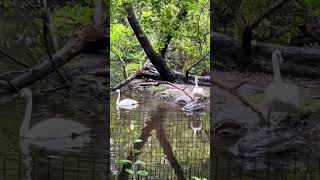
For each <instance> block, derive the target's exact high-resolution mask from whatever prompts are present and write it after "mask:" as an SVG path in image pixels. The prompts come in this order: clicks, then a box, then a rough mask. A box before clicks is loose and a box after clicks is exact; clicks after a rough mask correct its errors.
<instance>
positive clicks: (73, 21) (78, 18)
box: [54, 4, 94, 36]
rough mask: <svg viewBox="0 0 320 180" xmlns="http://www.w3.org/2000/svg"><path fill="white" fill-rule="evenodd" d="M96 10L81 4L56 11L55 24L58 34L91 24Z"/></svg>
mask: <svg viewBox="0 0 320 180" xmlns="http://www.w3.org/2000/svg"><path fill="white" fill-rule="evenodd" d="M93 12H94V9H93V8H91V7H87V6H82V5H81V4H75V5H69V6H64V7H61V8H58V9H56V10H55V15H54V24H55V25H56V27H57V30H58V34H59V35H60V36H61V35H64V34H65V33H66V32H70V31H74V30H78V29H80V28H82V27H84V26H86V25H88V24H90V23H91V19H90V17H91V15H92V14H93Z"/></svg>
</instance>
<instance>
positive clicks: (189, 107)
mask: <svg viewBox="0 0 320 180" xmlns="http://www.w3.org/2000/svg"><path fill="white" fill-rule="evenodd" d="M205 107H206V106H205V105H204V103H203V102H200V101H191V102H188V103H187V104H186V105H185V106H184V107H183V108H182V110H183V111H186V112H193V111H198V110H201V109H203V108H205Z"/></svg>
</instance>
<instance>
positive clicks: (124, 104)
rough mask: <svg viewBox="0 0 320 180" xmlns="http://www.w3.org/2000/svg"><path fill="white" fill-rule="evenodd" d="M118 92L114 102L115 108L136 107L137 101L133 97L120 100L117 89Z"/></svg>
mask: <svg viewBox="0 0 320 180" xmlns="http://www.w3.org/2000/svg"><path fill="white" fill-rule="evenodd" d="M117 92H118V98H117V102H116V106H117V108H118V107H120V108H123V109H128V110H130V109H135V108H137V107H138V101H136V100H133V99H123V100H121V101H120V90H119V89H117Z"/></svg>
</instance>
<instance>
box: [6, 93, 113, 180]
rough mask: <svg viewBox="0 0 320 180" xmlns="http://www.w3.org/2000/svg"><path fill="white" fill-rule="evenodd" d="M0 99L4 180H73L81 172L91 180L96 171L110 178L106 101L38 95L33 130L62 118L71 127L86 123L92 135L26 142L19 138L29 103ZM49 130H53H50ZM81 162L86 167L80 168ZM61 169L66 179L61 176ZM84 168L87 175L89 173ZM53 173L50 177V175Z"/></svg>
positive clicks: (32, 121) (61, 130) (61, 129)
mask: <svg viewBox="0 0 320 180" xmlns="http://www.w3.org/2000/svg"><path fill="white" fill-rule="evenodd" d="M0 100H1V101H0V116H1V117H2V118H1V126H0V149H1V155H0V161H1V162H2V163H0V164H1V165H0V169H2V171H1V170H0V174H1V175H0V176H1V177H3V179H6V180H7V179H8V180H10V179H17V176H20V177H24V179H26V180H28V179H30V180H31V179H35V177H36V178H39V179H49V178H50V179H54V178H58V177H59V178H61V177H62V176H64V178H65V179H74V178H75V177H76V173H82V176H84V177H85V176H86V175H87V177H88V176H91V174H92V172H95V171H97V168H100V170H101V168H104V175H103V173H100V174H99V173H97V172H96V175H95V176H96V177H99V176H100V178H101V179H103V177H106V167H107V165H106V153H107V147H106V141H105V139H106V137H105V132H106V128H107V127H106V126H107V124H106V118H105V108H106V105H105V102H100V103H99V102H96V101H94V100H92V99H85V98H79V97H74V96H73V97H70V96H63V95H57V94H55V95H50V94H49V95H47V96H43V95H40V94H38V93H37V92H36V91H35V93H34V95H33V111H32V117H31V121H30V125H29V129H32V127H34V126H35V125H39V124H41V123H43V122H45V121H46V120H48V119H50V118H63V119H65V120H66V121H68V122H70V121H73V122H78V123H81V124H82V125H84V126H85V127H87V128H89V129H90V131H89V132H88V133H86V134H83V135H81V136H79V137H75V138H54V137H53V138H49V139H22V138H19V128H20V126H21V124H22V120H23V117H24V112H25V109H26V102H25V100H20V99H19V100H13V99H12V98H11V97H10V96H6V97H1V99H0ZM88 112H91V113H88ZM57 126H59V125H57ZM46 128H47V129H46V130H48V131H49V130H50V129H51V127H46ZM55 130H56V131H57V134H59V133H63V131H66V130H68V129H66V128H65V127H59V129H55ZM19 161H20V163H19ZM77 161H80V163H79V162H78V163H79V166H82V167H80V168H79V169H77V166H78V165H77ZM93 162H96V163H94V164H96V168H95V169H92V165H91V164H92V163H93ZM88 163H89V164H88ZM103 163H104V164H103ZM50 166H51V167H50ZM62 168H64V171H65V172H63V173H65V175H62V172H61V169H62ZM81 168H82V169H81ZM83 168H84V169H86V171H88V172H84V169H83ZM3 169H7V170H5V171H4V170H3ZM19 169H20V170H19ZM27 169H28V170H27ZM77 171H80V172H77ZM31 172H33V173H31ZM49 172H51V175H48V173H49ZM31 176H32V177H33V178H31ZM4 177H5V178H4Z"/></svg>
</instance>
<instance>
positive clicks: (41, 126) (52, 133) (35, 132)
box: [19, 88, 90, 139]
mask: <svg viewBox="0 0 320 180" xmlns="http://www.w3.org/2000/svg"><path fill="white" fill-rule="evenodd" d="M19 95H20V97H21V98H25V99H26V100H27V106H26V112H25V115H24V119H23V122H22V125H21V127H20V132H19V134H20V137H23V138H36V139H39V138H40V139H43V138H64V137H71V138H72V139H74V138H76V137H78V136H80V135H81V134H82V133H84V132H87V131H89V130H90V129H89V128H87V127H85V126H84V125H82V124H80V123H78V122H74V121H68V120H64V119H61V118H51V119H48V120H45V121H43V122H40V123H38V124H36V125H35V126H34V127H32V128H30V129H29V124H30V121H31V114H32V92H31V90H30V89H29V88H24V89H22V90H21V91H20V93H19Z"/></svg>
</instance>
